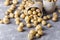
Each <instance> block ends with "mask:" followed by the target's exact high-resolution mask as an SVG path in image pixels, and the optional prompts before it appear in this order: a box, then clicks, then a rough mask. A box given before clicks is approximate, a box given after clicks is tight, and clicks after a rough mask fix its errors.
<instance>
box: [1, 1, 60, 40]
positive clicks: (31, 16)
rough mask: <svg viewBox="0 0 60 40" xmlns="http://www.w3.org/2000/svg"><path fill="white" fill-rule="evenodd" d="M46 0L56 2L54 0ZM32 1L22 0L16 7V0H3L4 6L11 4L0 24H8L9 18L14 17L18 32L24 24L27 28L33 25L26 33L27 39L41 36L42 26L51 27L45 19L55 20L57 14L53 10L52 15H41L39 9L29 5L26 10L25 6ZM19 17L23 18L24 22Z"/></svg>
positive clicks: (21, 30)
mask: <svg viewBox="0 0 60 40" xmlns="http://www.w3.org/2000/svg"><path fill="white" fill-rule="evenodd" d="M47 1H49V2H51V1H52V2H56V0H47ZM34 3H35V2H34V1H32V0H22V2H21V3H20V4H19V5H18V7H17V6H16V5H17V4H18V0H5V2H4V4H5V5H6V6H8V5H11V6H10V8H9V9H8V10H7V11H6V12H5V17H4V18H3V19H0V24H9V23H10V19H12V18H14V19H15V23H16V25H18V28H17V31H19V32H23V31H24V26H26V27H27V28H32V27H34V29H33V30H30V32H29V34H28V39H29V40H33V39H34V38H35V37H36V38H39V37H41V36H42V35H43V34H44V32H43V28H42V26H47V27H48V28H50V27H52V25H51V24H50V23H48V22H47V20H50V19H52V21H54V22H56V21H57V20H58V15H57V13H56V12H53V14H52V17H51V16H50V15H45V16H43V14H42V12H41V10H40V9H39V8H37V7H31V8H30V9H29V10H27V11H26V8H27V7H29V6H32V5H33V4H34ZM40 3H41V2H40ZM58 12H59V13H60V10H58ZM21 19H23V20H24V22H25V23H24V22H23V21H22V20H21Z"/></svg>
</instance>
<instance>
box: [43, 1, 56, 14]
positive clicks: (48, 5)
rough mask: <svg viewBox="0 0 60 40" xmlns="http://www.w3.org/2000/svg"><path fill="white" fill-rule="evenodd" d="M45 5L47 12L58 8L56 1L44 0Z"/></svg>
mask: <svg viewBox="0 0 60 40" xmlns="http://www.w3.org/2000/svg"><path fill="white" fill-rule="evenodd" d="M43 6H44V9H45V10H46V12H50V13H51V12H53V11H54V10H55V8H56V2H48V1H47V0H43Z"/></svg>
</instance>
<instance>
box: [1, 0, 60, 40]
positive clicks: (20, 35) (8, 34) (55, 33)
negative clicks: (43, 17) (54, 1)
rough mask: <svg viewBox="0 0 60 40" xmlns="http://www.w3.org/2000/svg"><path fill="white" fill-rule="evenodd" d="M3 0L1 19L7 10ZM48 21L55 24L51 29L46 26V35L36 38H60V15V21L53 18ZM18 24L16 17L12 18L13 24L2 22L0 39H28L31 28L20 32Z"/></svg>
mask: <svg viewBox="0 0 60 40" xmlns="http://www.w3.org/2000/svg"><path fill="white" fill-rule="evenodd" d="M3 2H4V0H0V18H1V19H2V18H3V17H4V12H5V11H6V10H7V7H6V6H4V4H3ZM59 2H60V1H59ZM59 4H60V3H59ZM58 6H59V5H58ZM48 22H49V23H51V24H52V25H53V26H52V27H51V28H50V29H49V28H46V27H45V28H44V33H45V35H44V36H42V37H41V38H39V39H35V40H60V17H59V20H58V22H52V21H51V20H49V21H48ZM17 26H18V25H16V24H15V22H14V19H11V24H8V25H6V24H0V40H28V39H27V34H28V32H29V30H30V29H28V28H26V27H25V28H24V29H25V31H24V32H18V31H17V30H16V28H17Z"/></svg>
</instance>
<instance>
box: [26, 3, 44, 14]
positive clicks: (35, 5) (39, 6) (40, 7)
mask: <svg viewBox="0 0 60 40" xmlns="http://www.w3.org/2000/svg"><path fill="white" fill-rule="evenodd" d="M32 7H36V8H39V9H40V10H41V12H42V7H43V5H42V3H39V2H35V4H33V5H31V6H30V7H28V8H26V10H27V11H28V10H29V9H30V8H32ZM42 15H43V12H42Z"/></svg>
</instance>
